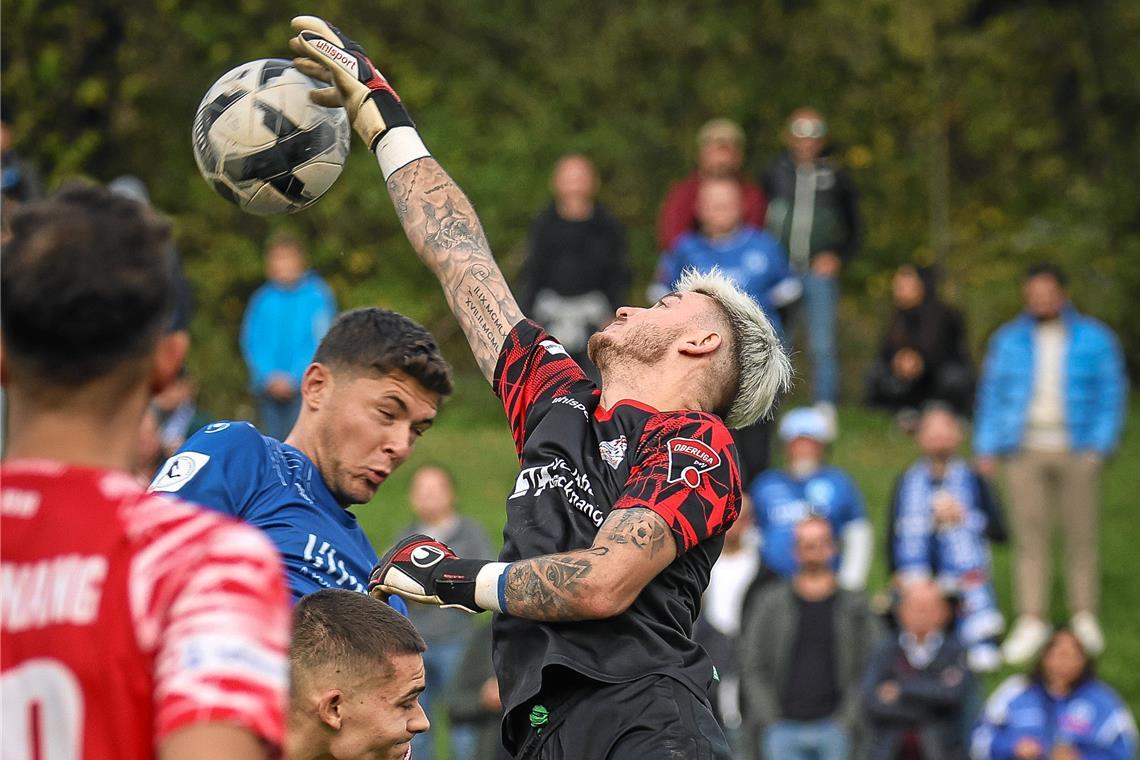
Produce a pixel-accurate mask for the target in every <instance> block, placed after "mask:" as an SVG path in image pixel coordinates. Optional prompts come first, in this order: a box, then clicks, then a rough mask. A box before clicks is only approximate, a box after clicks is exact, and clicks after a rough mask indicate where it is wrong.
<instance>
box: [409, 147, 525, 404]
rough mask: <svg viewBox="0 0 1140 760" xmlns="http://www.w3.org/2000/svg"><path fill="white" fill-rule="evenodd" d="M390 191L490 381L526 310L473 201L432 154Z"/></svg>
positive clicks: (413, 163) (412, 166)
mask: <svg viewBox="0 0 1140 760" xmlns="http://www.w3.org/2000/svg"><path fill="white" fill-rule="evenodd" d="M388 193H389V194H390V195H391V196H392V202H393V204H395V207H396V215H397V216H398V217H399V218H400V222H401V223H402V224H403V225H404V232H405V233H406V234H407V236H408V240H409V241H411V243H412V247H413V248H414V249H415V250H416V253H417V254H419V257H420V259H422V260H423V262H424V263H425V264H427V266H428V268H429V269H431V270H432V272H434V273H435V276H436V277H437V278H438V279H439V283H440V285H442V286H443V294H444V296H445V297H446V298H447V303H448V305H449V306H450V307H451V313H452V314H454V315H455V318H456V319H457V320H459V326H460V327H462V328H463V333H464V334H465V335H466V336H467V342H468V343H469V344H470V345H471V352H472V353H473V354H474V355H475V361H476V362H478V364H479V369H480V370H482V372H483V377H485V378H487V381H488V382H491V381H492V378H493V377H494V374H495V365H496V364H497V363H498V360H499V350H500V349H501V348H502V347H503V341H504V340H506V337H507V335H508V333H510V331H511V328H513V327H514V326H515V324H516V323H517V322H518V321H519V320H520V319H522V317H523V315H522V312H521V311H520V310H519V306H518V303H517V302H516V301H515V297H514V295H513V294H512V293H511V290H510V288H509V287H508V286H507V281H506V279H505V278H504V277H503V273H502V272H500V271H499V266H498V265H497V264H496V263H495V259H494V257H493V256H492V255H491V247H490V245H488V244H487V236H486V235H484V234H483V226H482V225H481V224H480V223H479V217H478V216H476V214H475V209H474V208H472V206H471V201H469V200H468V199H467V196H466V195H465V194H464V193H463V191H462V190H461V189H459V186H458V185H456V184H455V182H454V181H452V179H451V177H450V176H448V174H447V172H445V171H444V170H443V167H441V166H440V165H439V162H438V161H436V160H435V159H434V158H430V157H429V158H421V159H419V160H418V161H413V162H412V163H410V164H408V165H407V166H405V167H403V168H402V169H399V170H397V171H396V172H395V173H394V174H392V176H391V177H390V178H389V179H388Z"/></svg>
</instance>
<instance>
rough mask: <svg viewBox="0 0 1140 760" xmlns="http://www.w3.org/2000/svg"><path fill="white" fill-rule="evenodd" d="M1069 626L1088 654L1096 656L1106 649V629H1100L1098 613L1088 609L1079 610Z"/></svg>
mask: <svg viewBox="0 0 1140 760" xmlns="http://www.w3.org/2000/svg"><path fill="white" fill-rule="evenodd" d="M1069 627H1070V628H1072V629H1073V635H1074V636H1076V637H1077V641H1079V642H1081V646H1082V647H1084V648H1085V652H1086V653H1087V654H1089V655H1090V656H1092V657H1096V656H1097V655H1099V654H1100V653H1101V652H1103V651H1104V631H1102V630H1101V629H1100V623H1098V622H1097V619H1096V615H1094V614H1092V613H1091V612H1089V611H1087V610H1085V611H1084V612H1078V613H1077V614H1075V615H1073V617H1072V618H1071V619H1070V620H1069Z"/></svg>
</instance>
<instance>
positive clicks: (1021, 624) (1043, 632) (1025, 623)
mask: <svg viewBox="0 0 1140 760" xmlns="http://www.w3.org/2000/svg"><path fill="white" fill-rule="evenodd" d="M1050 633H1052V629H1051V628H1050V627H1049V626H1048V625H1047V624H1046V623H1045V622H1044V621H1042V620H1038V619H1037V618H1035V617H1029V616H1028V615H1022V616H1021V617H1019V618H1018V619H1017V622H1015V623H1014V624H1013V630H1012V631H1010V632H1009V635H1008V636H1006V637H1005V641H1003V642H1002V645H1001V654H1002V657H1004V658H1005V661H1006V664H1008V665H1013V666H1015V667H1016V666H1020V665H1025V664H1026V663H1028V662H1029V661H1030V660H1032V659H1033V658H1034V656H1036V655H1037V653H1038V652H1039V651H1041V647H1043V646H1045V642H1047V641H1048V640H1049V634H1050Z"/></svg>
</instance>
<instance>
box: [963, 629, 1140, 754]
mask: <svg viewBox="0 0 1140 760" xmlns="http://www.w3.org/2000/svg"><path fill="white" fill-rule="evenodd" d="M1136 747H1137V737H1136V722H1135V720H1134V718H1133V716H1132V714H1131V713H1130V712H1129V710H1128V706H1127V705H1125V704H1124V702H1123V701H1122V700H1121V699H1120V697H1119V696H1118V695H1117V694H1116V692H1115V691H1113V690H1112V687H1110V686H1109V685H1108V684H1106V683H1105V682H1104V681H1102V680H1100V679H1099V678H1097V676H1096V670H1095V668H1094V667H1093V662H1092V660H1091V659H1090V658H1089V656H1088V654H1087V653H1086V652H1085V650H1084V649H1083V648H1081V642H1080V640H1079V639H1078V638H1077V637H1076V636H1075V635H1074V634H1073V632H1072V631H1070V630H1068V629H1066V628H1061V629H1059V630H1057V631H1056V632H1055V633H1054V634H1053V636H1052V637H1051V638H1050V639H1049V641H1048V643H1047V644H1046V645H1045V649H1044V652H1043V654H1042V655H1041V659H1040V660H1039V661H1038V663H1037V667H1036V668H1034V670H1033V673H1032V674H1031V675H1030V676H1029V677H1028V678H1027V677H1025V676H1020V675H1017V676H1010V677H1009V678H1007V679H1006V680H1005V681H1004V682H1003V683H1002V684H1001V685H1000V686H998V688H997V689H996V690H994V693H993V694H992V695H991V696H990V699H989V701H988V702H987V703H986V708H985V712H984V713H983V715H982V720H981V723H980V724H979V725H978V727H977V729H975V731H974V736H973V741H972V744H971V748H970V756H971V757H972V758H974V760H1132V758H1134V757H1136Z"/></svg>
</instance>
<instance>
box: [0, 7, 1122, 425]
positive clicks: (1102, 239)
mask: <svg viewBox="0 0 1140 760" xmlns="http://www.w3.org/2000/svg"><path fill="white" fill-rule="evenodd" d="M0 8H2V16H3V27H2V32H0V35H2V36H0V43H2V45H0V50H2V52H0V55H2V60H0V65H2V88H3V96H4V101H5V107H6V108H7V109H8V114H7V116H6V118H8V119H9V121H10V123H11V125H12V127H13V136H14V141H15V145H16V147H17V150H18V151H19V152H20V153H22V154H23V155H24V156H26V157H28V158H31V159H32V160H33V161H35V162H36V163H38V164H39V166H40V167H41V169H42V170H43V172H44V174H45V176H46V178H47V180H48V186H49V187H54V186H55V185H57V184H58V183H59V182H61V181H64V180H66V179H68V178H71V177H74V176H76V175H86V176H89V177H93V178H95V179H99V180H103V181H106V180H109V179H111V178H113V177H115V176H116V175H119V174H124V173H131V174H135V175H138V176H139V177H141V178H143V179H144V180H145V181H146V182H147V184H148V185H149V187H150V190H151V193H152V197H153V201H154V203H155V205H156V206H157V207H159V208H160V209H162V210H163V211H165V212H166V213H168V214H169V215H170V216H171V217H172V218H173V219H174V220H175V222H176V229H177V235H178V242H179V245H180V247H181V250H182V253H183V256H184V260H185V266H186V269H187V272H188V274H189V276H190V278H191V279H192V281H193V283H194V286H195V290H196V301H197V309H196V312H195V316H194V321H193V328H192V329H193V338H194V350H193V355H192V358H191V367H192V369H193V370H194V372H195V373H196V374H197V375H198V376H199V377H200V378H201V384H202V387H203V391H204V397H205V399H204V400H205V405H206V406H207V407H208V408H211V409H213V410H215V411H216V412H218V413H219V414H227V415H229V414H235V413H236V414H240V413H241V412H243V411H246V412H247V413H248V409H246V408H244V407H243V404H244V403H245V382H246V380H245V370H244V367H243V365H242V363H241V361H240V359H239V357H238V352H237V337H236V336H237V328H238V324H239V322H240V318H241V314H242V310H243V308H244V306H245V301H246V299H247V297H248V296H249V294H250V293H251V292H252V290H253V288H254V287H255V286H256V285H257V284H259V282H260V281H261V262H260V252H261V246H262V243H263V241H264V240H265V238H266V236H267V234H269V233H270V232H272V231H274V230H278V229H286V230H290V231H292V232H296V233H298V234H300V235H302V236H304V237H305V238H307V239H308V240H309V241H311V245H312V253H313V261H314V265H315V266H316V268H317V269H318V270H319V271H320V272H321V273H322V274H324V275H325V276H326V277H327V278H328V280H329V282H330V284H331V285H332V286H333V288H334V289H335V290H336V293H337V296H338V298H339V300H340V303H341V305H342V307H354V306H361V305H368V304H380V305H384V306H387V307H389V308H393V309H397V310H400V311H403V312H406V313H408V314H410V315H412V316H414V317H416V318H418V319H420V320H421V321H423V322H424V323H425V324H426V325H427V326H428V327H429V328H430V329H433V330H435V331H436V332H437V334H439V335H440V336H441V338H442V339H443V341H444V343H445V350H446V351H447V353H448V355H449V356H450V357H452V358H453V360H456V362H457V364H459V365H460V366H462V367H467V366H469V365H468V364H467V358H466V357H467V352H466V351H465V350H463V349H462V348H461V347H460V344H459V340H458V339H459V336H458V335H457V332H456V330H455V328H454V327H453V323H452V322H451V320H450V319H449V318H448V317H447V315H446V312H445V307H444V304H443V300H442V298H440V297H438V295H437V293H436V286H435V284H434V281H433V280H432V279H431V277H430V276H429V275H428V273H427V272H426V270H424V269H423V268H422V267H421V266H420V264H419V263H418V261H417V260H416V259H415V257H414V256H413V255H412V254H411V252H410V250H409V247H408V245H407V243H406V241H405V240H404V238H403V235H402V233H401V232H400V230H399V227H398V225H397V222H396V219H395V215H394V214H393V213H392V211H391V209H390V204H389V202H388V200H387V197H386V193H385V191H384V188H383V184H382V182H381V180H380V177H379V173H378V171H377V169H376V166H375V162H374V161H373V160H370V159H369V157H367V156H366V154H365V151H364V150H363V149H362V148H361V147H360V146H359V145H356V146H354V149H353V152H354V154H355V155H354V156H353V158H352V159H351V160H350V162H349V166H348V167H347V169H346V171H345V174H344V176H343V177H342V178H341V179H340V181H339V182H338V183H337V185H335V186H334V187H333V189H332V190H331V191H330V192H329V193H328V195H327V196H326V197H325V198H324V199H322V200H321V201H320V202H319V203H318V204H317V205H316V206H314V207H313V208H311V209H309V210H307V211H305V212H303V213H301V214H298V215H296V216H292V217H283V218H274V219H261V218H257V217H253V216H248V215H245V214H243V213H241V212H239V211H237V210H236V209H235V208H233V207H231V206H230V205H228V204H227V203H225V202H224V201H222V200H221V199H220V198H219V197H217V196H216V195H214V194H213V192H212V191H211V190H210V189H209V188H208V187H207V185H206V184H205V183H204V182H203V181H201V180H200V179H199V178H198V176H197V171H196V169H195V166H194V161H193V158H192V155H191V150H190V125H191V120H192V118H193V115H194V112H195V109H196V107H197V105H198V101H199V99H200V98H201V97H202V95H203V94H204V93H205V91H206V90H207V88H208V87H209V86H210V84H211V83H212V82H213V81H214V79H216V78H217V77H218V76H219V75H221V74H222V73H223V72H225V71H227V70H228V69H230V68H231V67H233V66H235V65H237V64H239V63H242V62H244V61H247V60H251V59H255V58H261V57H282V56H288V48H287V46H286V40H287V38H288V36H289V30H288V20H289V18H290V17H291V16H292V15H295V14H298V13H314V12H315V13H319V14H321V15H324V16H327V17H328V18H330V19H332V20H333V21H334V22H335V23H337V24H340V25H341V26H342V28H343V29H345V31H346V32H347V33H348V34H349V35H351V36H353V37H355V38H356V39H358V40H359V41H360V42H361V43H362V44H363V45H364V47H365V49H366V50H368V51H370V52H371V53H372V54H373V56H374V58H375V59H376V61H377V63H378V65H379V66H380V67H381V69H382V70H383V71H385V72H386V73H387V74H388V75H389V77H390V79H391V80H392V82H393V83H394V84H395V86H396V87H397V89H398V90H399V91H400V93H401V95H402V96H403V99H404V101H405V103H407V104H408V106H409V109H410V110H411V112H412V114H413V116H414V117H415V118H416V119H417V121H418V123H419V125H420V127H421V131H422V132H423V134H424V137H425V141H426V142H427V144H428V146H429V147H430V148H431V149H432V151H433V152H434V153H435V154H436V155H437V156H438V157H439V158H440V160H441V161H442V163H443V164H444V166H446V167H447V168H448V170H449V171H450V172H451V173H452V174H453V175H454V176H455V178H456V179H457V181H459V182H460V184H462V185H463V186H464V187H465V189H466V190H467V191H468V193H469V194H470V195H471V197H472V199H473V200H474V202H475V203H476V205H477V207H478V209H479V211H480V215H481V216H482V218H483V221H484V224H485V226H486V229H487V232H488V235H489V237H490V239H491V242H492V245H493V247H494V248H495V250H496V251H497V254H498V256H499V259H500V261H501V262H502V264H503V267H504V269H505V270H506V271H507V273H508V275H510V274H512V273H513V272H515V271H517V268H518V266H519V264H520V262H521V257H522V248H523V244H524V237H525V233H526V228H527V224H528V222H529V220H530V219H531V217H532V216H533V215H534V214H535V213H536V212H537V211H538V210H539V209H540V208H541V207H542V206H543V205H544V204H545V203H546V201H547V182H548V174H549V170H550V168H551V166H552V164H553V162H554V160H555V159H556V158H557V157H558V156H559V155H560V154H562V153H564V152H566V151H569V150H579V151H583V152H585V153H587V154H589V155H590V156H592V157H593V158H594V159H595V161H596V162H597V164H598V166H599V168H600V171H601V174H602V177H603V181H604V187H603V190H602V200H603V201H604V202H605V203H606V204H607V205H609V206H610V207H611V208H612V209H613V210H614V211H615V212H616V214H617V215H618V216H619V217H620V218H621V219H622V220H623V221H624V222H625V223H626V224H627V225H628V226H629V228H630V240H631V248H632V251H631V252H632V255H633V261H634V266H635V273H636V277H635V285H634V290H633V293H632V294H631V298H632V299H633V301H634V302H637V301H638V300H639V296H640V294H641V293H642V292H643V286H644V284H645V282H646V281H647V280H648V278H649V276H650V274H651V272H652V269H653V265H654V262H655V260H656V256H657V253H658V252H657V251H656V250H655V249H654V244H653V234H652V229H653V222H654V219H655V217H656V212H657V206H658V203H659V202H660V199H661V197H662V195H663V193H664V191H665V188H666V187H667V185H668V183H669V181H670V180H672V179H675V178H678V177H680V176H682V175H684V174H685V173H687V172H688V171H689V169H690V167H691V164H692V162H693V159H694V152H695V149H694V147H695V146H694V143H693V137H694V134H695V132H696V129H697V127H698V126H699V125H700V124H701V123H702V122H703V121H704V120H705V119H707V118H710V117H712V116H718V115H724V116H729V117H732V118H735V119H737V120H739V121H740V122H741V123H742V124H743V125H744V127H745V129H746V131H747V133H748V135H749V161H750V168H751V169H752V170H758V169H759V168H760V167H761V166H762V165H763V164H764V163H766V162H767V160H769V159H770V158H771V157H772V155H773V154H774V153H775V152H776V151H778V150H779V149H780V131H781V128H782V125H783V121H784V119H785V118H786V115H787V114H788V112H789V111H790V110H791V109H792V108H794V107H796V106H799V105H802V104H812V105H815V106H817V107H818V108H820V109H821V110H822V111H823V113H824V114H825V115H826V116H827V118H828V120H829V122H830V127H831V134H832V136H833V139H834V140H835V142H836V147H837V150H838V153H839V155H840V157H841V158H842V160H843V161H844V163H845V164H846V165H847V166H848V168H849V169H850V170H851V171H852V173H853V174H854V176H855V179H856V181H857V183H858V184H859V186H860V188H861V192H862V196H863V214H864V217H865V221H866V226H867V236H866V242H865V246H864V252H863V254H862V256H861V257H860V258H859V259H857V261H856V262H855V264H854V265H853V266H852V267H851V268H850V270H849V271H848V272H847V273H846V276H845V277H846V280H847V287H846V295H845V299H844V303H843V311H844V319H843V320H842V330H843V333H842V338H843V343H842V345H843V346H844V361H845V363H846V364H848V367H847V369H848V370H849V371H847V372H845V373H844V374H845V377H847V378H848V379H849V380H848V382H849V383H851V385H850V386H849V388H848V391H849V396H851V395H854V393H855V392H856V386H855V383H856V382H857V381H858V378H859V370H860V369H861V367H862V364H863V362H864V360H865V357H867V356H868V355H869V346H870V344H871V342H872V341H873V340H874V339H875V338H876V337H877V335H878V332H879V330H880V323H881V321H882V318H883V313H884V312H885V310H886V300H887V286H888V281H889V275H890V271H891V269H892V267H893V266H895V265H897V264H898V263H901V262H904V261H915V262H918V263H924V264H927V263H938V264H940V265H941V266H942V268H943V272H944V274H945V280H946V291H947V295H948V296H949V297H950V298H951V300H953V301H956V302H957V303H959V304H960V305H962V306H963V307H965V309H966V311H967V314H968V315H969V320H970V323H971V328H972V337H973V340H974V342H975V348H976V349H977V350H978V352H979V353H980V350H981V345H982V343H983V342H984V340H985V338H986V336H987V335H988V334H989V332H990V331H991V330H992V329H993V328H994V327H995V326H996V325H997V324H999V323H1000V322H1001V321H1004V320H1005V319H1007V318H1009V317H1010V316H1011V315H1012V314H1013V313H1014V312H1015V311H1016V310H1017V308H1018V303H1019V293H1018V288H1017V282H1018V275H1019V273H1020V271H1021V270H1022V269H1023V267H1024V266H1025V265H1026V264H1027V263H1028V262H1030V261H1033V260H1037V259H1045V260H1051V261H1054V262H1057V263H1060V264H1062V265H1063V266H1065V267H1066V268H1067V269H1068V270H1069V272H1070V274H1071V276H1072V280H1073V283H1072V290H1073V292H1074V295H1075V298H1076V301H1077V303H1078V304H1079V305H1080V306H1082V307H1083V308H1084V309H1085V310H1087V311H1089V312H1091V313H1093V314H1095V315H1097V316H1099V317H1101V318H1102V319H1105V320H1106V321H1108V322H1109V323H1110V324H1111V325H1112V326H1113V327H1114V328H1116V329H1117V330H1118V331H1119V332H1120V334H1121V335H1122V337H1123V338H1124V341H1125V346H1126V350H1127V352H1128V355H1129V362H1130V365H1131V367H1132V368H1133V369H1134V370H1135V369H1136V368H1138V367H1140V319H1138V317H1140V299H1138V298H1137V296H1138V294H1140V203H1137V200H1138V199H1140V77H1138V76H1137V74H1136V72H1137V71H1140V46H1138V45H1137V44H1136V40H1137V39H1140V4H1137V3H1135V2H1131V1H1130V0H1068V1H1066V0H1040V1H1038V2H1034V1H1032V0H941V1H940V2H936V3H931V2H927V0H864V1H863V2H857V3H853V2H849V0H754V1H753V2H748V3H745V2H723V1H721V2H697V1H696V0H688V1H685V0H622V1H620V2H602V1H600V0H573V1H572V2H571V0H544V1H543V2H541V3H536V2H523V1H520V0H498V1H497V2H489V1H488V0H469V1H468V2H463V3H455V2H450V3H445V2H441V1H440V0H424V1H423V2H419V3H405V2H397V1H396V0H373V1H372V2H368V3H357V2H346V1H345V0H326V1H325V2H322V3H318V4H316V5H312V4H305V3H300V2H297V1H296V0H284V1H283V0H226V1H224V2H223V1H222V0H197V2H193V3H182V2H177V0H118V1H117V2H107V1H106V0H95V1H93V2H85V3H63V2H58V1H54V2H53V1H51V0H2V4H0Z"/></svg>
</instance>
